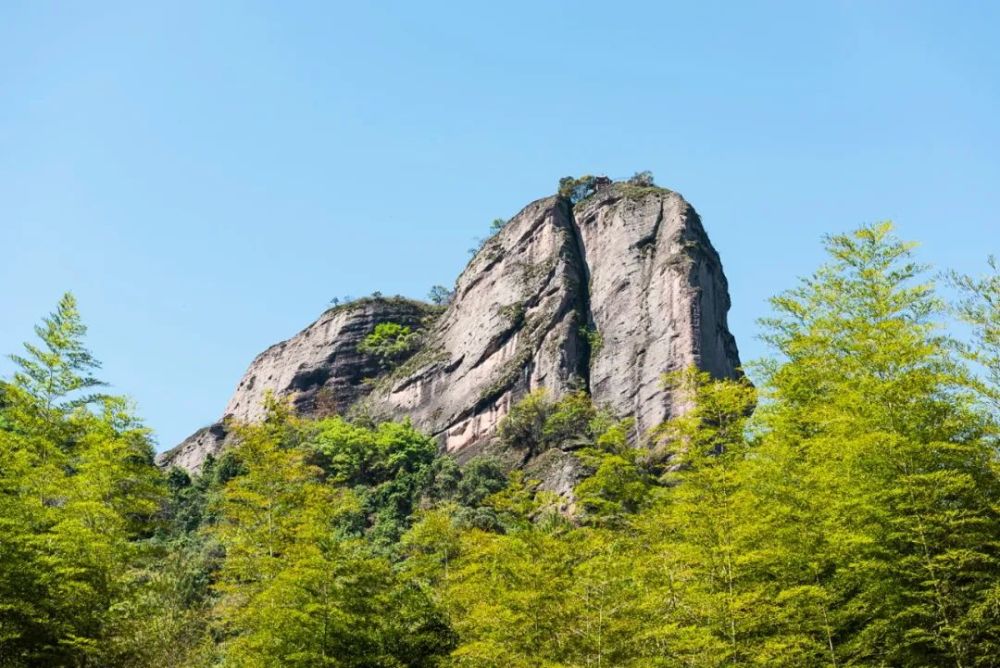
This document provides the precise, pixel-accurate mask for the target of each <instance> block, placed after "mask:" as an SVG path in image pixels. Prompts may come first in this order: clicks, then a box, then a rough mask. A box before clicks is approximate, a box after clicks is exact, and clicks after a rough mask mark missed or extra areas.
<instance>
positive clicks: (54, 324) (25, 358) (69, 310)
mask: <svg viewBox="0 0 1000 668" xmlns="http://www.w3.org/2000/svg"><path fill="white" fill-rule="evenodd" d="M86 333H87V327H86V325H84V324H83V322H82V321H81V319H80V312H79V310H78V309H77V305H76V298H75V297H74V296H73V295H72V294H70V293H69V292H67V293H66V294H64V295H63V296H62V299H60V300H59V305H58V306H57V307H56V310H55V312H54V313H52V314H50V315H49V316H48V317H46V318H44V319H43V320H42V324H41V325H36V326H35V334H36V335H37V336H38V338H39V344H34V343H25V344H24V349H25V351H26V355H11V356H10V358H11V359H12V360H13V361H14V363H15V364H17V366H18V368H19V370H18V371H17V372H16V373H15V374H14V384H15V385H17V386H18V387H20V388H22V389H23V390H25V391H26V392H28V393H29V394H31V395H32V396H33V397H35V398H36V399H38V401H39V403H40V404H41V406H42V408H43V409H44V410H46V411H48V410H49V409H52V408H56V409H59V410H62V411H65V410H68V409H71V408H73V407H76V406H81V405H85V404H87V403H91V402H93V401H96V400H97V399H99V398H100V397H99V395H97V394H84V395H79V394H78V393H79V392H85V391H87V390H91V389H93V388H96V387H100V386H102V385H104V383H103V382H101V381H100V380H98V379H97V378H95V377H94V376H93V375H92V372H93V371H95V370H97V369H99V368H100V367H101V365H100V362H98V361H97V360H96V359H94V356H93V355H92V354H91V353H90V351H88V350H87V349H86V347H84V345H83V337H84V335H85V334H86ZM74 395H76V396H74Z"/></svg>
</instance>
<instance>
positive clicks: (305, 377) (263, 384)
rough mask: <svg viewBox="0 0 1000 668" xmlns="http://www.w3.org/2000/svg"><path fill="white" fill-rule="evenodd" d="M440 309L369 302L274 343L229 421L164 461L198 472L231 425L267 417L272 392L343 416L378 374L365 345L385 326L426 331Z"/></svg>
mask: <svg viewBox="0 0 1000 668" xmlns="http://www.w3.org/2000/svg"><path fill="white" fill-rule="evenodd" d="M433 317H434V309H433V308H432V307H430V306H428V305H426V304H422V303H420V302H414V301H410V300H406V299H398V298H393V299H376V298H367V299H362V300H359V301H356V302H352V303H350V304H345V305H343V306H339V307H336V308H332V309H330V310H328V311H327V312H326V313H324V314H323V315H321V316H320V317H319V319H318V320H316V321H315V322H313V323H312V324H311V325H309V326H308V327H306V328H305V329H303V330H302V331H301V332H299V333H298V334H296V335H295V336H293V337H292V338H290V339H288V340H287V341H282V342H281V343H278V344H275V345H273V346H271V347H270V348H268V349H267V350H265V351H264V352H262V353H261V354H260V355H258V356H257V357H256V358H255V359H254V361H253V362H252V363H251V364H250V367H249V368H248V369H247V371H246V373H245V374H244V375H243V378H242V379H240V382H239V384H238V385H237V386H236V391H235V392H234V393H233V396H232V398H230V400H229V403H228V404H227V405H226V409H225V412H224V413H223V418H222V419H221V420H219V421H218V422H216V423H215V424H212V425H210V426H208V427H204V428H202V429H199V430H198V431H196V432H195V433H194V434H192V435H191V436H189V437H188V438H186V439H185V440H184V441H183V442H182V443H180V445H178V446H177V447H175V448H173V449H172V450H168V451H166V452H164V453H162V454H161V455H160V457H159V460H160V462H161V463H166V464H172V465H176V466H180V467H182V468H186V469H189V470H195V469H198V468H200V467H201V465H202V463H203V462H204V460H205V458H206V457H207V456H208V455H217V454H218V453H219V451H220V450H222V448H223V447H224V445H225V443H226V440H227V438H228V437H229V427H228V425H227V422H228V421H229V420H233V421H236V422H255V421H257V420H260V419H261V418H262V417H263V416H264V399H265V397H266V395H267V393H268V392H271V393H273V394H274V396H275V397H282V398H286V399H288V400H289V401H291V403H292V406H294V407H295V409H296V410H297V411H298V412H299V413H302V414H304V415H326V414H331V413H342V412H345V411H347V410H348V409H349V408H350V406H351V405H352V404H353V403H354V402H355V401H357V400H358V399H359V398H360V397H361V396H363V395H364V394H365V393H366V392H367V386H366V382H365V381H366V379H368V378H371V377H373V376H377V375H378V374H379V373H380V372H381V367H380V366H379V362H378V360H377V359H375V358H373V357H372V356H371V355H366V354H363V353H361V352H359V351H358V345H359V344H360V343H361V341H362V340H363V339H364V337H365V336H367V335H368V334H369V333H370V332H371V331H372V330H373V329H374V328H375V325H377V324H378V323H380V322H387V321H391V322H398V323H400V324H403V325H406V326H408V327H411V328H413V329H416V330H419V329H421V328H422V327H423V326H424V325H425V324H426V323H427V322H428V321H429V320H430V319H432V318H433Z"/></svg>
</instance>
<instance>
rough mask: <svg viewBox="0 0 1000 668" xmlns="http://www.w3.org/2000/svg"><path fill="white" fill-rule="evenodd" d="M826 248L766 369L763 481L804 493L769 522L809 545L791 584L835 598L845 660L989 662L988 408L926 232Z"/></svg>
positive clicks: (787, 548)
mask: <svg viewBox="0 0 1000 668" xmlns="http://www.w3.org/2000/svg"><path fill="white" fill-rule="evenodd" d="M826 247H827V252H828V253H829V254H830V256H831V261H830V262H829V263H828V264H827V265H825V266H823V267H822V268H821V269H820V270H819V271H817V272H816V274H814V275H813V276H812V277H810V278H808V279H805V280H804V281H803V282H802V283H801V285H800V286H799V287H798V288H796V289H794V290H792V291H790V292H788V293H786V294H784V295H781V296H779V297H777V298H775V299H774V300H773V302H772V303H773V305H774V308H775V311H776V316H775V317H774V318H771V319H769V320H767V321H765V325H766V327H767V335H766V338H767V340H768V341H769V342H770V343H771V344H772V345H774V346H775V348H776V349H777V350H778V351H779V353H780V354H781V360H780V361H779V362H778V363H776V364H773V365H771V366H770V367H769V368H767V369H765V371H766V373H765V380H766V386H767V390H768V397H767V398H768V402H767V403H766V404H765V408H764V409H763V411H762V413H761V423H762V427H763V431H764V434H763V440H762V447H761V449H760V452H759V454H758V456H757V461H758V464H757V471H756V482H755V484H756V485H757V486H758V490H759V493H760V494H761V497H760V498H761V500H762V501H763V500H770V499H773V498H775V497H777V498H778V499H782V498H785V499H786V500H788V501H790V502H791V504H792V511H793V512H791V513H790V514H789V515H788V516H786V517H783V518H776V517H773V515H772V518H771V519H772V521H773V522H774V523H773V524H772V525H771V527H769V529H770V530H769V531H767V532H766V535H767V536H771V537H772V538H771V540H772V549H773V550H774V551H775V553H782V554H785V555H792V556H793V557H794V558H793V559H792V560H791V561H790V562H786V563H785V564H784V568H783V570H782V576H781V580H782V592H781V596H783V597H786V598H787V597H789V596H792V595H793V594H794V593H795V592H796V591H801V588H804V587H808V588H812V589H811V590H812V591H818V592H819V593H818V594H817V596H815V597H814V598H821V599H823V600H824V601H825V602H826V603H827V604H828V605H829V606H830V608H831V612H830V614H829V616H828V619H827V620H825V621H826V625H827V626H828V629H829V631H828V633H826V635H827V638H826V644H827V645H828V646H829V648H830V652H831V654H832V656H831V658H830V661H831V662H834V661H836V662H837V663H871V662H887V663H889V664H896V665H954V666H969V665H977V664H980V663H983V662H984V661H986V662H988V661H989V660H990V659H989V658H988V657H989V656H990V654H989V649H988V648H989V647H991V646H993V645H992V643H993V642H995V641H994V640H993V638H995V636H996V633H997V625H996V623H995V621H993V622H991V623H989V624H985V625H984V624H983V623H982V622H983V620H982V618H981V617H980V616H979V615H978V612H977V611H980V610H981V608H980V606H979V604H980V602H981V601H982V598H983V596H984V593H985V592H986V591H987V590H988V588H989V587H990V585H991V583H992V582H993V581H994V580H995V578H996V575H997V573H998V566H1000V563H998V560H997V559H998V545H997V536H998V535H1000V524H998V518H997V513H996V508H995V507H991V506H990V500H991V499H995V498H997V494H998V487H997V477H996V474H995V471H994V470H993V469H992V468H991V462H992V461H993V460H994V458H995V456H996V450H995V446H994V444H993V443H991V441H990V439H989V438H988V434H989V425H988V422H987V420H986V418H985V416H984V415H983V414H982V413H981V412H980V411H979V410H978V409H977V405H976V402H975V397H974V396H973V395H972V393H971V392H970V391H969V389H968V388H969V387H970V385H971V383H970V379H969V377H968V374H967V373H966V371H965V370H964V369H963V367H962V366H961V365H960V364H958V363H957V362H956V361H955V359H954V358H953V356H952V354H951V352H950V351H951V350H952V349H953V348H954V346H953V345H952V344H951V342H950V340H949V339H947V338H946V337H945V336H943V335H942V334H941V332H940V328H939V324H938V323H939V322H940V316H941V304H940V303H939V301H938V300H937V299H936V298H935V296H934V293H933V286H932V285H931V284H929V283H927V282H920V280H919V279H920V277H921V273H922V271H923V267H921V266H920V265H919V264H917V263H915V262H914V261H913V259H912V245H911V244H906V243H903V242H901V241H899V240H898V239H896V238H895V237H893V236H892V234H891V226H890V225H889V224H878V225H872V226H868V227H863V228H861V229H859V230H857V231H856V232H854V233H852V234H847V235H838V236H833V237H829V238H828V239H827V241H826ZM776 480H777V481H783V482H782V483H781V484H776V483H775V481H776ZM775 539H780V540H782V541H785V542H784V544H782V543H780V542H774V540H775ZM765 546H766V542H765ZM782 548H784V549H782Z"/></svg>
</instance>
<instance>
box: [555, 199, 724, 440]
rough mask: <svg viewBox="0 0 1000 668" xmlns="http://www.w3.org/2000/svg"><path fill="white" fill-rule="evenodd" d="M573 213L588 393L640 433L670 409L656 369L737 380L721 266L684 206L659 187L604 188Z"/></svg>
mask: <svg viewBox="0 0 1000 668" xmlns="http://www.w3.org/2000/svg"><path fill="white" fill-rule="evenodd" d="M574 214H575V220H576V227H577V229H578V230H579V235H580V241H581V254H582V256H583V260H584V266H585V267H586V271H587V274H588V283H589V286H590V289H589V313H588V325H589V327H590V329H591V331H592V332H594V335H593V336H592V338H593V339H594V340H595V344H596V345H595V346H594V350H593V351H592V356H591V360H590V391H591V395H592V396H593V398H594V400H595V401H596V402H597V403H599V404H605V405H608V406H610V407H612V408H613V409H614V411H615V412H616V413H618V414H619V415H631V416H633V417H635V419H636V429H637V432H638V433H644V432H645V431H646V430H648V429H650V428H651V427H654V426H656V425H657V424H659V423H660V422H662V421H663V420H664V419H666V418H667V417H670V416H671V414H672V413H673V412H674V411H676V410H677V409H678V408H679V407H678V406H677V405H676V404H675V403H674V402H672V401H671V400H670V397H669V394H668V392H667V391H666V390H664V389H663V387H662V381H661V378H662V375H663V373H664V372H665V371H671V370H677V369H683V368H686V367H689V366H692V365H694V366H698V367H699V368H701V369H704V370H706V371H709V372H711V373H712V374H713V375H715V376H717V377H720V378H722V377H732V376H734V375H735V374H736V373H737V368H738V367H739V364H740V361H739V354H738V352H737V349H736V341H735V340H734V339H733V336H732V335H731V334H730V333H729V328H728V326H727V324H726V314H727V312H728V311H729V305H730V304H729V291H728V285H727V283H726V277H725V275H724V274H723V272H722V263H721V262H720V261H719V255H718V253H716V251H715V249H714V248H713V247H712V244H711V242H710V241H709V240H708V236H707V235H706V234H705V230H704V228H703V227H702V224H701V220H700V218H699V217H698V214H697V213H696V212H695V210H694V208H693V207H692V206H691V205H690V204H688V203H687V202H686V201H685V200H684V199H683V198H682V197H681V196H680V195H678V194H677V193H674V192H671V191H667V190H665V189H662V188H642V187H637V186H631V185H628V184H622V183H615V184H611V185H609V186H607V187H604V188H600V189H599V190H598V191H597V192H596V193H594V194H593V195H591V196H590V197H588V198H586V199H585V200H583V201H582V202H580V203H579V204H577V206H576V207H575V210H574Z"/></svg>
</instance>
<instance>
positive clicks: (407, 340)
mask: <svg viewBox="0 0 1000 668" xmlns="http://www.w3.org/2000/svg"><path fill="white" fill-rule="evenodd" d="M417 342H418V335H417V333H416V332H414V331H413V330H412V329H410V328H409V327H407V326H406V325H401V324H399V323H398V322H380V323H379V324H377V325H375V329H374V330H373V331H372V333H371V334H369V335H368V336H366V337H365V338H364V339H363V340H362V341H361V343H360V344H359V345H358V350H359V351H361V352H363V353H366V354H368V355H373V356H375V357H377V358H378V359H379V361H380V362H381V363H382V365H383V366H386V367H391V366H394V365H395V364H397V363H399V362H400V360H402V359H403V358H405V357H406V356H407V355H409V354H410V353H411V352H413V350H414V349H415V348H416V346H417Z"/></svg>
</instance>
